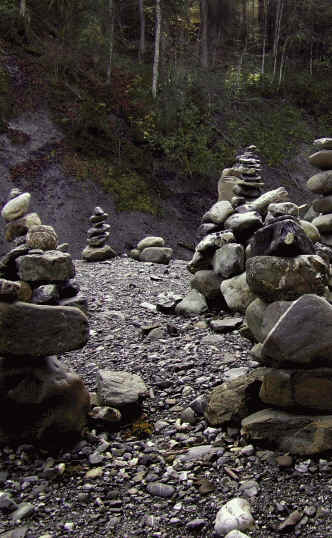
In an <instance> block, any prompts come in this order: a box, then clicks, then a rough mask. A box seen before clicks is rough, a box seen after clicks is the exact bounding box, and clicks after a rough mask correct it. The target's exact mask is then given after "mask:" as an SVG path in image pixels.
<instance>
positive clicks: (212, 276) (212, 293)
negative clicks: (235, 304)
mask: <svg viewBox="0 0 332 538" xmlns="http://www.w3.org/2000/svg"><path fill="white" fill-rule="evenodd" d="M220 284H221V277H219V276H218V275H216V273H215V272H214V271H208V270H203V271H197V272H196V273H195V275H194V277H193V278H192V280H191V282H190V286H191V287H192V288H193V289H195V290H197V291H199V292H200V293H202V295H204V297H205V298H206V300H207V301H208V303H219V304H220V308H221V307H222V305H223V304H225V301H224V298H223V296H222V294H221V291H220Z"/></svg>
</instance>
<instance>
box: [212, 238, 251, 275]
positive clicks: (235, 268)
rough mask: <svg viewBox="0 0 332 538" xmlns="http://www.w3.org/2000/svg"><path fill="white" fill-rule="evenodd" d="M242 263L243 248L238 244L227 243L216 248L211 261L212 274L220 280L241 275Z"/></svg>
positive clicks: (243, 258)
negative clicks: (220, 278)
mask: <svg viewBox="0 0 332 538" xmlns="http://www.w3.org/2000/svg"><path fill="white" fill-rule="evenodd" d="M244 262H245V253H244V248H243V246H242V245H240V244H239V243H229V244H227V245H224V246H223V247H221V248H218V249H217V250H216V251H215V253H214V256H213V259H212V265H213V270H214V272H215V273H216V275H218V276H220V277H222V278H230V277H232V276H235V275H239V274H240V273H243V271H244Z"/></svg>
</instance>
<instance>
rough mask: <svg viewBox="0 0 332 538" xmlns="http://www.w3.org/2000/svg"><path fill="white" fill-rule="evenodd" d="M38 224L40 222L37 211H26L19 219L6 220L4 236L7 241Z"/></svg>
mask: <svg viewBox="0 0 332 538" xmlns="http://www.w3.org/2000/svg"><path fill="white" fill-rule="evenodd" d="M39 224H41V220H40V218H39V215H38V214H37V213H27V214H26V215H24V216H23V217H20V218H19V219H15V220H12V221H11V222H8V224H7V225H6V228H5V238H6V240H7V241H13V239H15V238H16V237H20V236H21V235H25V234H26V233H27V231H28V230H29V228H31V227H32V226H38V225H39Z"/></svg>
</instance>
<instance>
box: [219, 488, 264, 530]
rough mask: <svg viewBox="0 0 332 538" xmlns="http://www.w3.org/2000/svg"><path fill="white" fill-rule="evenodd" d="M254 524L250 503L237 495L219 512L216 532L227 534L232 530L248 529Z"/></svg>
mask: <svg viewBox="0 0 332 538" xmlns="http://www.w3.org/2000/svg"><path fill="white" fill-rule="evenodd" d="M253 525H254V519H253V517H252V515H251V509H250V504H249V502H248V501H247V500H246V499H243V498H241V497H235V498H234V499H231V500H230V501H228V502H227V503H226V504H224V506H223V507H222V508H220V510H219V511H218V513H217V516H216V520H215V525H214V532H215V535H216V536H225V535H226V534H227V533H229V532H230V531H232V530H241V531H242V530H246V529H250V528H251V527H253Z"/></svg>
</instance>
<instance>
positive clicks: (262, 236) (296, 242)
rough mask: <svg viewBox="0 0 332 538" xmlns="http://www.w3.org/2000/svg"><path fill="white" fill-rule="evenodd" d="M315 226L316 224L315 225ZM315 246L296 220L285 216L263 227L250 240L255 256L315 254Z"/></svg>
mask: <svg viewBox="0 0 332 538" xmlns="http://www.w3.org/2000/svg"><path fill="white" fill-rule="evenodd" d="M313 224H314V223H313ZM313 253H314V245H313V243H312V241H311V240H310V239H309V237H308V236H307V235H306V233H305V231H304V230H303V228H302V227H301V226H300V224H298V223H297V222H296V221H295V220H294V218H292V217H288V216H283V217H278V218H276V219H275V220H273V221H272V222H271V223H270V224H267V225H266V226H263V227H262V228H260V229H259V230H257V232H256V233H255V234H254V235H253V237H252V238H251V240H250V254H251V256H252V257H254V256H281V257H282V256H286V257H288V256H298V255H300V254H313Z"/></svg>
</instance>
